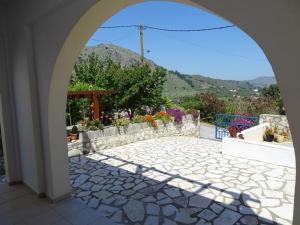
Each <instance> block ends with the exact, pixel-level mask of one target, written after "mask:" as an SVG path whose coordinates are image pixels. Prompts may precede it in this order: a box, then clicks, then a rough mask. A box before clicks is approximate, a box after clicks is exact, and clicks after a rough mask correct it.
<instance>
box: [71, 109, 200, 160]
mask: <svg viewBox="0 0 300 225" xmlns="http://www.w3.org/2000/svg"><path fill="white" fill-rule="evenodd" d="M156 123H157V128H154V127H153V126H151V125H149V123H145V122H144V123H130V124H129V125H128V126H120V127H116V126H109V127H104V129H103V130H96V131H84V132H80V134H79V140H77V141H73V142H70V143H68V155H69V156H74V155H79V154H85V153H88V152H91V151H93V152H97V151H101V150H103V149H107V148H112V147H116V146H121V145H125V144H129V143H133V142H136V141H141V140H147V139H153V138H159V137H167V136H196V137H198V136H199V134H200V121H199V119H197V120H194V119H193V118H192V116H191V115H186V116H185V117H184V118H183V121H182V123H181V124H178V123H175V122H170V123H167V124H163V123H162V121H160V120H156Z"/></svg>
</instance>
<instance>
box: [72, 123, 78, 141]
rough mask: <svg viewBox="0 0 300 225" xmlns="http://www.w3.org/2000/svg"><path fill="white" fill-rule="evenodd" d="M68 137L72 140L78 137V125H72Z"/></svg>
mask: <svg viewBox="0 0 300 225" xmlns="http://www.w3.org/2000/svg"><path fill="white" fill-rule="evenodd" d="M70 138H71V140H72V141H74V140H77V139H78V127H77V126H75V125H74V126H73V127H72V130H71V132H70Z"/></svg>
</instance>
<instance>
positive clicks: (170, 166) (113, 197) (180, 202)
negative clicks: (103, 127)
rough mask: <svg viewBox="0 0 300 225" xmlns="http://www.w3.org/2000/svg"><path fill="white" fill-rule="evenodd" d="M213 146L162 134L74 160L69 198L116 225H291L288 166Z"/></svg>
mask: <svg viewBox="0 0 300 225" xmlns="http://www.w3.org/2000/svg"><path fill="white" fill-rule="evenodd" d="M220 149H221V143H220V142H217V141H212V140H206V139H197V138H191V137H169V138H160V139H153V140H147V141H141V142H137V143H133V144H129V145H126V146H121V147H116V148H111V149H107V150H104V151H102V152H101V154H98V153H95V154H90V155H88V156H81V157H74V158H71V159H70V174H71V175H70V176H71V185H72V187H73V195H74V197H76V198H79V199H80V200H81V201H83V202H84V203H86V204H88V205H89V206H90V207H92V208H95V209H97V210H99V211H100V212H101V213H103V214H105V215H106V216H107V217H109V218H111V219H112V220H114V221H115V222H118V223H120V224H137V225H138V224H145V225H155V224H164V225H173V224H192V225H210V224H213V225H233V224H240V225H242V224H248V225H256V224H283V225H285V224H291V223H292V222H291V219H292V215H293V200H294V196H293V195H294V185H295V170H294V169H292V168H287V167H282V166H276V165H272V164H267V163H262V162H258V161H252V160H246V159H242V158H236V157H230V156H224V155H222V154H220V153H219V152H220ZM270 157H271V156H270Z"/></svg>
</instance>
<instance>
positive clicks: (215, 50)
mask: <svg viewBox="0 0 300 225" xmlns="http://www.w3.org/2000/svg"><path fill="white" fill-rule="evenodd" d="M161 35H164V36H165V37H167V38H170V39H173V40H176V41H180V42H182V43H185V44H187V45H193V46H196V47H199V48H205V49H207V50H210V51H212V52H215V53H219V54H223V55H231V56H234V57H239V58H241V59H245V60H249V61H257V62H261V61H263V60H264V59H262V58H260V59H258V58H251V57H247V56H243V55H240V54H235V53H231V52H227V51H222V50H219V49H216V48H211V47H208V46H204V45H199V44H198V43H195V42H191V41H186V40H183V39H181V38H177V37H174V36H171V35H170V34H161Z"/></svg>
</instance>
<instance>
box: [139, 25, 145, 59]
mask: <svg viewBox="0 0 300 225" xmlns="http://www.w3.org/2000/svg"><path fill="white" fill-rule="evenodd" d="M144 30H145V27H144V26H143V25H140V26H139V31H140V47H141V62H142V64H144Z"/></svg>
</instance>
